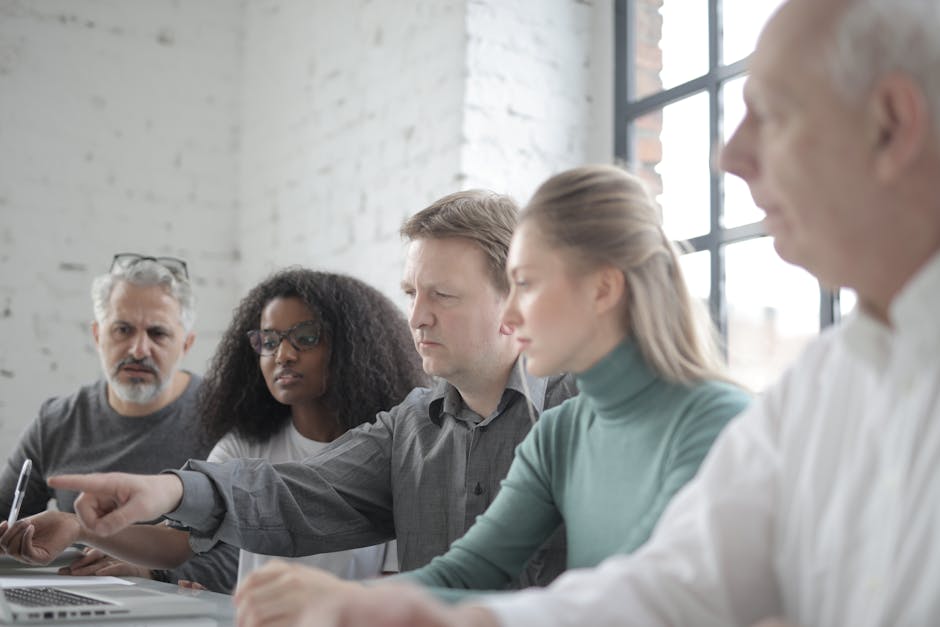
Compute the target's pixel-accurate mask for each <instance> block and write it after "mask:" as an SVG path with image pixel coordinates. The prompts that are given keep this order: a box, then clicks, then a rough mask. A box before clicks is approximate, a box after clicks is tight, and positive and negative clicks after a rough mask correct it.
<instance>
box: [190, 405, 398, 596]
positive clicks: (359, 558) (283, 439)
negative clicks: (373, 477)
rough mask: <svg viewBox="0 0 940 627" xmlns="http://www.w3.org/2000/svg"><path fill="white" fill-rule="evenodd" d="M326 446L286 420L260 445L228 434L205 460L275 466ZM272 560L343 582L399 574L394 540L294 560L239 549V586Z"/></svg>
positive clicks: (296, 459)
mask: <svg viewBox="0 0 940 627" xmlns="http://www.w3.org/2000/svg"><path fill="white" fill-rule="evenodd" d="M328 444H329V443H327V442H317V441H316V440H308V439H307V438H305V437H304V436H303V435H301V434H300V432H299V431H297V429H296V428H295V427H294V424H293V423H292V422H290V421H288V422H287V423H286V424H285V427H284V428H283V429H281V430H280V431H278V432H277V433H275V434H274V435H273V436H271V438H270V439H269V440H268V441H267V442H263V443H260V444H257V443H252V442H248V441H246V440H244V439H242V438H240V437H238V436H236V435H235V434H233V433H229V434H227V435H225V437H223V438H222V439H221V440H219V442H218V444H216V445H215V448H213V449H212V452H211V453H209V458H208V461H210V462H225V461H228V460H230V459H238V458H245V457H250V458H263V459H267V460H269V461H271V462H272V463H275V464H276V463H280V462H293V461H300V460H302V459H305V458H307V457H310V456H311V455H313V454H315V453H318V452H320V451H321V450H323V449H324V448H326V447H327V446H328ZM272 559H279V560H284V561H289V562H297V563H299V564H304V565H305V566H313V567H316V568H322V569H323V570H326V571H328V572H331V573H333V574H334V575H336V576H337V577H341V578H343V579H367V578H369V577H376V576H378V575H381V574H382V573H383V572H397V571H398V547H397V545H396V543H395V541H394V540H392V541H391V542H387V543H385V544H377V545H375V546H367V547H363V548H360V549H349V550H347V551H337V552H335V553H321V554H319V555H309V556H306V557H293V558H291V557H279V556H271V555H263V554H261V553H252V552H250V551H246V550H244V549H242V550H241V551H240V552H239V558H238V581H239V583H241V581H242V580H243V579H244V578H245V577H247V576H248V575H249V574H250V573H252V572H253V571H255V570H257V569H258V568H261V566H263V565H264V564H265V563H267V562H269V561H270V560H272Z"/></svg>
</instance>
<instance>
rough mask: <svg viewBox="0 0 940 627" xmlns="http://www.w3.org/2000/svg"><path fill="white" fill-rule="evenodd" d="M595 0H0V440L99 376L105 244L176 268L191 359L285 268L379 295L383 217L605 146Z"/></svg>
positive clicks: (606, 26) (391, 261)
mask: <svg viewBox="0 0 940 627" xmlns="http://www.w3.org/2000/svg"><path fill="white" fill-rule="evenodd" d="M612 15H613V13H612V8H611V1H610V0H595V1H594V2H587V1H583V0H581V1H578V0H538V1H537V2H536V0H528V1H526V0H403V1H401V2H397V1H396V2H375V1H374V0H373V1H369V0H313V1H312V0H251V1H249V2H244V1H238V0H199V1H198V2H190V1H187V0H0V337H2V338H3V339H2V341H0V455H2V454H4V453H5V452H6V451H7V450H9V448H10V447H12V446H13V444H14V442H15V440H16V437H17V435H18V434H19V432H20V431H21V430H22V429H23V427H24V426H25V425H26V424H28V422H29V421H30V420H32V418H33V417H34V415H35V411H36V409H37V408H38V406H39V404H40V403H41V401H42V400H43V399H45V398H47V397H49V396H51V395H55V394H67V393H69V392H71V391H72V390H73V389H74V388H75V387H76V386H77V385H79V384H81V383H83V382H88V381H91V380H94V379H95V378H97V376H98V373H99V366H98V361H97V355H96V353H95V350H94V346H93V343H92V340H91V335H90V328H89V325H90V321H91V318H92V314H91V305H90V302H89V296H88V288H89V285H90V282H91V279H92V277H93V276H94V275H95V274H96V273H98V272H102V271H105V270H106V269H107V265H108V262H109V261H110V257H111V255H112V254H113V253H114V252H117V251H119V250H120V251H125V250H128V251H142V252H151V253H156V254H169V255H177V256H181V257H185V258H186V259H188V260H189V261H190V264H191V267H192V271H193V272H192V273H193V277H194V283H195V289H196V290H197V295H198V298H199V317H198V319H197V323H196V324H197V333H198V338H197V342H196V345H195V347H194V349H193V352H192V353H191V355H190V357H188V358H187V361H186V363H185V365H186V366H187V367H189V368H191V369H193V370H197V371H201V370H203V368H204V366H205V363H206V360H207V358H208V357H209V356H210V355H211V353H212V350H213V348H214V343H215V341H216V340H217V338H218V335H219V333H220V332H221V330H222V329H224V327H225V325H226V324H227V322H228V318H229V315H230V312H231V309H232V307H233V306H234V305H235V304H236V303H237V301H238V299H239V298H240V296H241V295H242V294H243V293H244V291H245V290H247V289H248V288H249V287H250V286H251V285H253V284H254V283H255V282H257V281H258V280H259V279H260V278H261V277H263V276H264V275H266V274H267V273H269V272H270V271H271V270H273V269H275V268H278V267H281V266H284V265H289V264H304V265H308V266H313V267H318V268H325V269H330V270H341V271H345V272H348V273H350V274H353V275H356V276H358V277H360V278H363V279H364V280H367V281H369V282H371V283H372V284H374V285H375V286H377V287H378V288H379V289H381V290H383V291H384V292H386V293H387V294H389V295H391V296H393V297H394V298H395V299H397V302H400V303H402V304H403V300H401V298H400V297H399V295H398V291H399V290H398V282H399V278H400V277H399V275H400V271H401V264H402V259H403V253H404V249H403V246H402V244H401V242H400V240H399V238H398V235H397V229H398V226H399V225H400V223H401V221H402V220H403V219H404V218H405V217H406V216H408V215H410V214H411V213H413V212H414V211H416V210H418V209H420V208H422V207H424V206H425V205H427V204H428V203H430V202H431V201H432V200H434V199H435V198H437V197H439V196H441V195H443V194H445V193H449V192H451V191H455V190H457V189H464V188H467V187H471V186H487V187H492V188H494V189H498V190H500V191H507V192H510V193H512V194H513V195H514V196H516V197H517V198H518V199H519V200H520V201H524V200H526V199H527V198H528V196H529V195H530V194H531V192H532V191H533V190H534V188H535V185H536V184H537V183H538V182H539V181H541V180H542V179H544V178H545V177H546V176H548V175H549V174H551V173H552V172H555V171H557V170H560V169H563V168H565V167H569V166H571V165H575V164H577V163H581V162H584V161H609V160H610V159H611V137H610V135H611V128H612V120H611V107H610V82H611V77H612V69H611V68H612V59H611V56H610V55H611V52H610V50H611V41H610V40H611V36H612Z"/></svg>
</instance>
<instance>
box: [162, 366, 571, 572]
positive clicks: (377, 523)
mask: <svg viewBox="0 0 940 627" xmlns="http://www.w3.org/2000/svg"><path fill="white" fill-rule="evenodd" d="M526 382H527V384H528V387H529V392H530V393H531V395H532V407H531V410H532V411H533V412H534V415H536V416H538V415H539V414H540V413H541V412H542V410H544V409H548V408H550V407H554V406H555V405H558V404H560V403H561V402H562V401H564V400H565V399H567V398H569V397H571V396H574V395H575V394H576V393H577V389H576V387H575V383H574V379H573V378H572V377H570V376H559V377H549V378H537V377H532V376H528V375H526ZM531 426H532V421H531V418H530V408H529V407H528V406H527V402H526V397H525V391H524V387H523V382H522V379H521V377H520V375H519V372H518V368H513V369H512V374H511V375H510V378H509V381H508V382H507V385H506V390H505V391H504V392H503V395H502V398H501V399H500V402H499V404H498V406H497V409H496V411H495V412H494V413H493V414H492V415H490V416H485V417H484V416H479V415H478V414H476V413H475V412H473V411H472V410H471V409H469V408H468V407H467V406H466V405H465V404H464V402H463V399H462V398H461V396H460V394H459V392H458V391H457V389H456V388H455V387H454V386H452V385H450V384H449V383H447V382H446V381H443V380H439V381H438V382H437V383H436V385H434V386H433V387H432V388H416V389H415V390H412V392H411V393H410V394H409V395H408V397H407V398H405V400H404V401H403V402H402V403H401V404H400V405H398V406H396V407H394V408H393V409H391V410H390V411H388V412H382V413H380V414H378V416H376V420H375V422H374V423H371V424H364V425H361V426H359V427H357V428H355V429H352V430H350V431H348V432H347V433H345V434H344V435H343V436H341V437H340V438H338V439H337V440H336V441H334V442H333V444H332V445H331V446H329V447H328V448H327V449H325V450H323V451H321V452H320V453H318V454H317V455H314V456H313V457H310V458H308V459H306V460H304V461H303V462H290V463H282V464H271V463H269V462H267V461H266V460H263V459H240V460H231V461H228V462H225V463H224V464H210V463H207V462H197V461H190V462H188V463H187V464H186V466H184V467H183V470H181V471H174V472H176V474H178V475H179V477H180V478H181V480H182V481H183V486H184V491H183V500H182V502H181V503H180V506H179V508H178V509H177V510H176V511H174V512H172V513H171V514H169V515H168V517H169V518H171V519H173V520H177V521H179V522H181V523H183V524H185V525H187V526H188V527H190V529H191V532H192V535H191V541H190V542H191V544H192V546H193V549H194V550H196V551H205V550H206V549H208V548H209V547H211V546H212V545H213V544H214V543H215V542H217V541H219V540H223V541H225V542H228V543H230V544H234V545H236V546H240V547H242V548H244V549H247V550H249V551H253V552H256V553H264V554H267V555H283V556H298V555H311V554H316V553H325V552H332V551H340V550H344V549H351V548H356V547H361V546H369V545H372V544H377V543H380V542H385V541H387V540H390V539H392V538H397V539H398V557H399V564H400V567H401V569H402V570H403V571H404V570H412V569H414V568H418V567H420V566H423V565H424V564H426V563H428V562H429V561H431V558H433V557H435V556H437V555H440V554H442V553H444V552H445V551H446V550H447V548H448V547H449V546H450V544H451V542H453V541H454V540H456V539H457V538H459V537H461V536H462V535H463V534H464V532H466V530H467V529H468V528H469V527H470V526H471V525H472V524H473V522H474V520H475V519H476V517H477V516H478V515H479V514H481V513H483V511H484V510H485V509H486V508H487V506H488V505H489V504H490V503H491V502H492V500H493V498H494V497H495V496H496V492H497V491H498V490H499V484H500V482H501V481H502V479H503V478H504V477H505V476H506V473H507V472H508V470H509V466H510V464H511V463H512V460H513V455H514V452H515V448H516V445H518V444H519V442H521V441H522V439H523V438H524V437H525V436H526V434H527V433H528V432H529V429H530V428H531ZM543 549H545V550H542V551H540V552H539V554H537V555H536V556H534V557H533V559H532V561H530V563H529V565H528V567H527V570H526V573H525V574H524V575H523V577H522V578H521V580H520V583H521V584H523V585H545V584H547V583H548V582H550V581H551V580H552V579H553V578H554V577H555V576H557V575H558V574H559V573H560V572H561V571H562V570H563V569H564V566H565V552H564V545H563V533H561V532H560V531H559V532H558V533H556V534H555V536H554V538H553V539H552V540H550V541H549V542H548V543H547V544H546V547H543Z"/></svg>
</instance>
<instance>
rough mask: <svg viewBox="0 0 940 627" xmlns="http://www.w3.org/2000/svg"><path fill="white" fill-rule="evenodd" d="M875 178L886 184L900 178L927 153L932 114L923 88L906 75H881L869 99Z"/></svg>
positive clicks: (897, 73) (894, 73)
mask: <svg viewBox="0 0 940 627" xmlns="http://www.w3.org/2000/svg"><path fill="white" fill-rule="evenodd" d="M870 121H871V125H872V129H873V132H872V141H873V144H874V146H873V148H874V150H873V154H874V160H875V176H876V177H877V179H878V180H879V181H881V182H883V183H889V182H892V181H895V180H897V178H898V177H899V176H900V175H901V174H902V173H903V172H904V171H905V170H907V169H908V168H910V167H911V164H912V163H914V162H915V161H916V160H917V158H918V157H919V156H920V154H921V152H922V151H923V150H924V146H925V142H926V141H927V134H928V130H929V125H930V124H929V122H930V112H929V110H928V106H927V99H926V97H925V96H924V92H923V90H922V89H921V87H920V86H919V85H918V84H917V83H915V82H914V81H913V79H911V77H910V76H907V75H906V74H901V73H899V72H893V73H890V74H887V75H885V76H882V77H881V78H880V79H878V81H877V82H876V84H875V86H874V88H873V89H872V93H871V98H870Z"/></svg>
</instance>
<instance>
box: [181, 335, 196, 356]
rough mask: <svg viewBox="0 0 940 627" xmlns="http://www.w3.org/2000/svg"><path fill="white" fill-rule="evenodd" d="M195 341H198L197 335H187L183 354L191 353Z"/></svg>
mask: <svg viewBox="0 0 940 627" xmlns="http://www.w3.org/2000/svg"><path fill="white" fill-rule="evenodd" d="M195 341H196V334H195V333H189V334H187V335H186V341H185V342H183V354H184V355H185V354H186V353H188V352H189V349H190V348H192V345H193V342H195Z"/></svg>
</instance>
